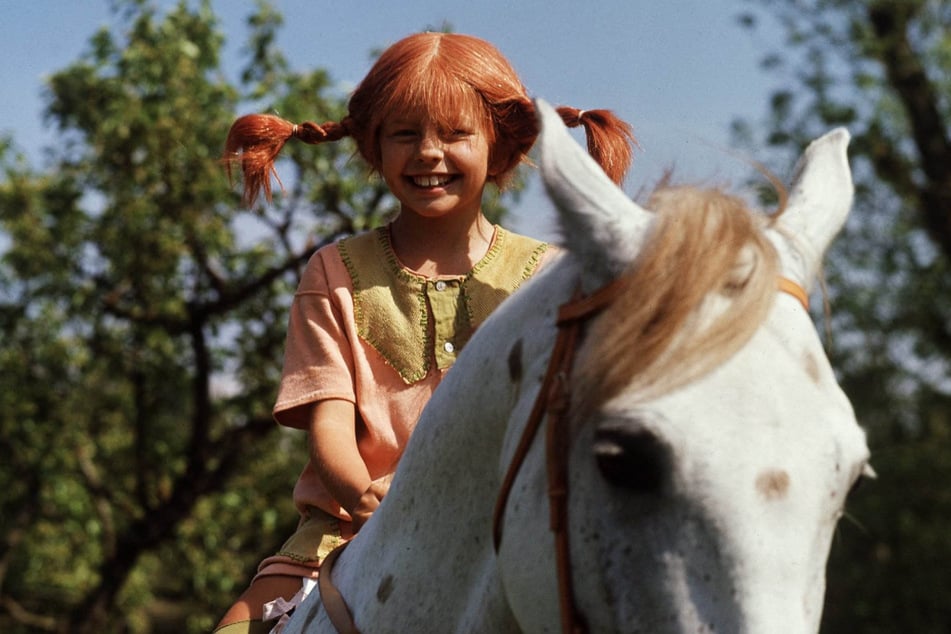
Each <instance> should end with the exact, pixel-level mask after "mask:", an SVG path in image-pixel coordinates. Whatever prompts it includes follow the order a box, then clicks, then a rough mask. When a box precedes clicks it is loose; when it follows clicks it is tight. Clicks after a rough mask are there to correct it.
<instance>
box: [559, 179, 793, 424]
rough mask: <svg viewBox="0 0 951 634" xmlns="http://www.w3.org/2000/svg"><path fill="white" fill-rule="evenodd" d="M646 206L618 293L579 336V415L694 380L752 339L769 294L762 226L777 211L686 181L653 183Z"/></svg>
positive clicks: (772, 277) (772, 292)
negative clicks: (641, 239)
mask: <svg viewBox="0 0 951 634" xmlns="http://www.w3.org/2000/svg"><path fill="white" fill-rule="evenodd" d="M648 208H649V209H651V210H653V212H654V213H655V215H656V219H655V221H654V223H653V227H652V229H651V234H650V235H649V236H648V239H647V242H646V244H645V247H644V250H643V251H642V252H641V254H640V255H639V256H638V258H637V259H636V260H635V261H634V262H633V263H632V265H631V267H630V269H629V270H628V272H627V273H625V274H624V278H625V281H624V285H625V288H624V292H622V293H621V294H620V296H619V297H618V299H617V300H616V301H615V302H614V303H613V304H612V305H611V306H610V307H609V308H608V309H607V310H605V312H604V313H603V314H602V315H600V316H599V317H598V319H597V320H596V321H595V322H593V323H592V325H591V327H590V330H589V331H588V333H587V334H586V335H585V337H586V343H585V345H584V349H583V351H582V352H581V353H580V356H579V359H578V362H577V365H576V369H575V387H574V390H573V392H574V398H572V402H573V403H574V405H575V411H577V412H586V411H591V410H592V408H596V407H599V406H600V405H602V404H604V403H605V402H606V401H608V400H609V399H611V398H612V397H614V396H616V395H618V394H619V393H621V391H622V390H623V391H630V390H634V391H636V393H637V394H638V398H639V399H641V400H646V399H647V398H649V397H654V396H658V395H660V394H662V393H665V392H668V391H670V390H673V389H675V388H677V387H679V386H682V385H684V384H686V383H688V382H690V381H692V380H694V379H696V378H699V377H700V376H702V375H703V374H705V373H707V372H709V371H711V370H712V369H713V368H715V367H716V366H717V365H719V364H720V363H721V362H723V361H724V360H726V359H727V358H728V357H729V356H730V355H732V354H733V353H734V352H736V351H737V350H738V349H739V348H740V347H741V346H742V345H743V344H744V343H745V342H746V341H748V340H749V339H750V337H752V335H753V333H754V331H755V330H756V328H757V327H758V326H759V325H760V324H761V323H762V322H763V320H764V319H765V318H766V314H767V311H768V310H769V308H770V306H772V303H773V300H774V298H775V297H776V288H777V286H776V285H777V276H778V270H779V264H778V256H777V254H776V251H775V248H774V247H773V245H772V243H771V242H770V241H769V239H768V238H767V237H766V235H765V234H764V232H763V229H764V226H765V225H767V224H768V223H770V222H772V220H773V219H775V217H776V216H778V215H779V214H776V215H774V216H766V215H765V214H758V213H753V212H752V211H751V210H750V209H749V207H748V206H747V205H746V203H744V202H743V200H741V199H740V198H738V197H736V196H733V195H730V194H727V193H725V192H724V191H722V190H720V189H701V188H697V187H692V186H674V187H666V186H665V187H662V188H659V189H658V190H656V191H655V192H654V193H653V194H652V196H651V198H650V201H649V203H648ZM780 211H782V206H781V208H780ZM714 303H715V304H716V306H717V308H713V306H712V304H714ZM708 307H709V308H711V310H706V309H707V308H708Z"/></svg>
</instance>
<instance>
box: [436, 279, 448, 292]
mask: <svg viewBox="0 0 951 634" xmlns="http://www.w3.org/2000/svg"><path fill="white" fill-rule="evenodd" d="M436 290H437V291H444V290H446V283H445V282H444V281H442V280H439V281H438V282H436Z"/></svg>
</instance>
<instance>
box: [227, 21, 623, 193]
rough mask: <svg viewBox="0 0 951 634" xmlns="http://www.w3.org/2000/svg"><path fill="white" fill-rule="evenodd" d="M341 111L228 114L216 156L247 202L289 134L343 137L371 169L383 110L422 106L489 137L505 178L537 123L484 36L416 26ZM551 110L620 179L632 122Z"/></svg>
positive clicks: (494, 165) (315, 139) (494, 167)
mask: <svg viewBox="0 0 951 634" xmlns="http://www.w3.org/2000/svg"><path fill="white" fill-rule="evenodd" d="M348 111H349V114H348V115H347V116H346V117H344V119H343V120H342V121H340V122H339V123H338V122H329V123H324V124H322V125H318V124H316V123H313V122H309V121H308V122H304V123H302V124H300V125H294V124H293V123H290V122H288V121H285V120H284V119H281V118H280V117H276V116H273V115H246V116H244V117H241V118H240V119H238V120H237V121H235V123H234V125H232V127H231V130H230V132H229V133H228V139H227V141H226V142H225V156H224V159H225V160H226V162H227V165H228V173H229V176H230V174H231V165H232V164H233V163H237V162H240V163H241V169H242V171H243V173H244V200H245V202H246V203H247V204H248V205H249V206H251V205H253V204H254V201H255V199H256V198H257V196H258V194H259V193H260V191H261V190H263V191H264V194H265V196H266V197H267V198H268V199H269V200H270V196H271V183H270V177H271V174H272V173H273V174H275V176H276V172H275V170H274V161H275V159H276V158H277V156H278V154H279V153H280V151H281V148H283V147H284V143H286V142H287V140H288V139H290V138H291V137H296V138H298V139H300V140H302V141H304V142H306V143H323V142H325V141H336V140H338V139H341V138H343V137H345V136H351V137H353V139H354V141H356V144H357V150H358V151H359V153H360V155H361V156H362V157H363V158H364V159H365V160H366V161H367V163H369V165H370V166H371V167H372V168H373V169H375V170H379V169H380V156H379V131H380V126H381V125H382V123H383V119H384V118H385V117H387V116H388V115H390V114H392V113H398V112H420V113H425V114H426V115H427V116H429V117H431V118H432V119H433V120H434V121H436V122H437V123H440V124H444V125H446V126H447V127H455V126H456V125H457V124H458V123H459V120H460V118H463V117H470V118H472V119H473V120H474V121H476V122H479V123H482V124H483V130H484V131H485V133H486V135H487V137H488V142H489V147H490V155H489V173H490V174H491V180H493V181H494V182H496V183H497V184H499V185H504V183H505V181H506V180H507V178H508V177H509V176H510V175H511V173H512V171H513V170H514V169H515V168H516V167H517V166H518V165H519V163H521V162H522V161H524V160H526V157H527V154H528V152H529V150H530V149H531V147H532V145H533V144H534V143H535V139H536V138H537V137H538V132H539V129H538V122H537V120H536V117H535V107H534V104H533V103H532V100H531V98H530V97H529V96H528V92H527V91H526V89H525V86H523V85H522V82H521V80H520V79H519V78H518V75H517V74H516V72H515V70H514V69H513V68H512V66H511V65H510V64H509V62H508V60H506V59H505V57H504V56H503V55H502V54H501V53H500V52H499V51H498V49H496V48H495V47H494V46H492V45H491V44H489V43H488V42H486V41H485V40H481V39H479V38H476V37H472V36H469V35H461V34H458V33H418V34H415V35H411V36H409V37H406V38H404V39H402V40H400V41H399V42H397V43H396V44H394V45H392V46H391V47H389V48H388V49H386V51H384V52H383V54H382V55H381V56H380V58H379V59H378V60H377V61H376V63H375V64H374V65H373V68H371V69H370V72H369V73H368V74H367V76H366V77H365V78H364V79H363V81H362V82H361V83H360V85H359V86H358V87H357V89H356V90H355V91H354V93H353V95H352V96H351V97H350V101H349V105H348ZM558 112H559V114H561V116H562V119H563V120H564V122H565V124H566V125H568V126H569V127H576V126H579V125H583V126H584V128H585V136H586V137H587V140H588V151H589V152H590V154H591V155H592V157H594V159H595V160H596V161H597V162H598V163H599V164H600V165H601V167H602V168H604V171H605V172H606V173H607V174H608V176H610V177H611V179H612V180H614V182H616V183H618V184H620V183H621V181H622V180H623V179H624V175H625V174H626V173H627V170H628V168H629V167H630V165H631V160H632V154H633V152H632V145H633V143H634V137H633V135H632V133H631V128H630V126H629V125H628V124H627V123H625V122H624V121H622V120H621V119H619V118H617V117H616V116H614V114H612V113H611V112H610V111H608V110H587V111H582V110H578V109H577V108H569V107H561V108H558ZM278 182H280V181H278Z"/></svg>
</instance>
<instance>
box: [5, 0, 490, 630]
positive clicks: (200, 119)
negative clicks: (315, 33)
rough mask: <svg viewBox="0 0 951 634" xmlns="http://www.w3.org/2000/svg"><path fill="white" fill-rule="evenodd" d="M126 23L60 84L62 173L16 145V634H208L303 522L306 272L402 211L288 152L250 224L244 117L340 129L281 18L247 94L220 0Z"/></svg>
mask: <svg viewBox="0 0 951 634" xmlns="http://www.w3.org/2000/svg"><path fill="white" fill-rule="evenodd" d="M114 15H115V24H114V25H113V26H112V27H110V28H106V29H103V30H101V31H99V32H98V33H96V34H95V35H93V36H92V38H91V39H90V42H89V47H88V50H87V51H86V52H85V53H84V54H83V55H82V57H81V58H80V59H79V60H78V61H77V62H76V63H74V64H72V65H70V66H69V67H67V68H65V69H63V70H62V71H60V72H58V73H56V74H55V75H54V76H53V77H52V78H51V79H50V80H49V85H48V93H47V98H46V99H47V111H46V114H47V118H48V122H49V124H50V125H51V126H53V127H54V128H55V129H56V130H57V133H58V142H57V143H56V144H55V147H51V148H49V153H48V156H49V159H48V165H47V166H46V167H45V168H42V169H37V168H35V167H33V166H31V165H29V164H28V163H27V161H26V160H25V159H24V158H23V157H22V156H21V155H19V154H18V153H17V150H16V146H15V144H14V142H13V140H12V139H6V140H3V141H2V143H0V170H2V178H0V223H2V225H0V226H2V230H3V236H5V238H6V239H5V240H4V241H2V242H0V245H2V246H0V323H2V327H3V336H2V338H0V399H2V400H3V407H2V408H0V451H2V453H3V455H4V457H5V458H4V465H3V466H0V486H2V487H3V488H4V490H5V495H4V496H3V497H2V498H0V536H2V540H0V544H2V546H0V629H2V630H3V631H5V632H21V631H35V630H45V631H64V632H65V631H68V632H97V633H98V632H119V631H123V632H125V631H130V632H146V631H176V632H179V631H208V630H210V629H211V627H212V626H213V625H214V623H215V621H216V620H217V618H218V617H219V616H220V615H221V613H223V611H224V609H225V607H226V606H227V605H228V604H229V603H230V602H231V601H232V600H233V599H234V598H235V597H236V596H237V594H238V593H239V592H240V591H241V590H242V589H243V586H244V584H245V583H247V581H248V580H249V578H250V575H251V573H252V572H253V569H254V567H255V566H256V565H257V563H258V562H259V561H260V560H261V559H262V558H263V557H264V556H265V555H268V554H271V553H273V552H274V551H275V550H276V549H277V547H279V546H280V544H281V542H282V541H283V539H284V538H286V537H287V536H288V535H289V534H290V533H291V532H292V530H293V528H294V526H295V524H296V511H295V510H294V509H293V506H292V504H291V496H290V493H291V489H292V487H293V484H294V482H295V480H296V477H297V475H298V472H299V469H300V468H301V466H302V465H303V464H304V461H305V460H306V448H305V443H304V439H303V436H302V434H300V433H294V432H282V431H280V430H279V429H278V428H277V426H276V425H275V424H274V423H273V421H272V419H271V415H270V410H271V406H272V404H273V398H274V395H275V394H276V384H277V380H278V378H279V375H280V368H281V362H282V356H283V340H284V332H285V328H286V312H287V307H288V305H289V303H290V298H291V295H292V293H293V290H294V288H295V287H296V285H297V282H298V277H299V275H300V273H301V271H302V269H303V266H304V265H305V263H306V262H307V260H308V259H309V257H310V256H311V255H312V254H313V253H314V251H315V250H316V249H317V248H319V247H320V246H322V245H324V244H327V243H328V242H330V241H332V240H334V239H336V238H338V237H340V236H343V235H346V234H350V233H353V232H356V231H359V230H362V229H364V228H367V227H370V226H373V225H376V224H378V223H380V222H382V221H383V220H385V219H386V218H388V217H389V216H390V215H391V214H392V213H393V212H394V211H395V206H394V200H393V199H392V197H390V196H389V195H388V193H387V191H386V189H385V187H384V186H383V184H382V182H381V181H380V180H379V179H376V178H374V177H371V176H370V175H369V174H368V173H367V172H366V170H365V169H364V168H363V167H362V166H361V165H360V164H359V162H357V161H354V160H352V155H353V153H354V147H353V146H352V145H349V144H347V143H336V144H324V145H321V146H306V147H298V146H300V145H302V144H292V146H293V147H292V146H289V147H288V148H287V149H286V150H285V152H284V155H285V158H283V159H281V164H280V165H279V169H280V171H281V174H282V175H283V176H284V179H285V185H286V190H285V191H283V192H282V193H279V194H278V195H277V196H276V198H275V200H274V202H273V203H272V204H268V205H263V204H262V205H261V206H258V207H257V208H255V209H253V210H247V209H242V208H241V203H240V200H239V199H240V197H239V195H238V194H237V193H236V192H235V191H234V189H233V188H231V187H230V186H229V183H228V182H227V179H226V177H225V176H224V171H223V169H222V165H221V163H220V160H219V155H220V152H221V148H222V146H223V142H224V138H225V135H226V133H227V130H228V126H229V125H230V124H231V122H232V121H233V120H234V118H235V116H236V115H237V114H239V113H238V112H236V111H237V110H238V108H241V109H242V110H243V111H248V110H252V109H253V110H259V111H276V112H280V113H281V114H282V115H283V116H285V117H286V118H288V119H291V120H295V121H303V120H315V121H318V122H320V121H327V120H339V119H340V118H341V116H342V114H343V113H344V112H345V103H346V95H344V94H341V91H340V90H339V89H338V88H336V87H335V85H334V84H333V82H332V80H331V78H330V76H329V75H328V73H327V72H326V71H325V70H320V69H318V70H314V71H311V72H304V73H301V72H296V71H293V70H292V69H290V67H289V65H288V63H287V61H286V59H285V58H284V57H283V56H282V54H281V53H280V51H278V50H277V49H276V48H275V36H276V34H277V32H278V29H279V27H280V25H281V17H280V15H278V14H277V13H276V12H275V11H274V10H273V9H272V8H271V7H270V6H269V5H268V4H267V3H266V2H263V1H262V2H261V3H260V4H259V5H258V7H257V9H256V11H255V12H254V14H253V15H251V16H250V17H249V19H248V24H249V39H248V44H247V46H246V48H245V50H244V55H245V58H246V59H245V68H244V70H243V71H242V73H241V75H240V78H238V79H237V80H236V81H234V82H232V81H229V80H228V79H227V78H226V77H225V75H224V73H223V71H222V70H221V59H220V56H221V52H222V45H223V36H222V34H221V33H220V32H219V30H218V23H217V21H216V18H215V16H214V15H213V13H212V10H211V8H210V2H208V0H204V1H202V2H200V3H198V4H197V7H195V6H192V3H188V2H186V1H184V0H183V1H181V2H180V3H179V4H178V5H177V6H176V7H174V8H173V9H171V10H169V11H167V12H161V11H159V10H158V9H157V8H156V7H155V6H153V4H152V3H151V2H149V1H148V0H126V1H125V2H120V1H116V2H115V3H114ZM503 204H504V199H503V200H500V199H498V198H497V197H496V198H493V199H491V200H489V201H487V205H488V206H489V207H490V208H491V210H492V213H493V215H494V217H495V218H498V217H499V216H500V215H501V214H502V213H503V212H504V206H503Z"/></svg>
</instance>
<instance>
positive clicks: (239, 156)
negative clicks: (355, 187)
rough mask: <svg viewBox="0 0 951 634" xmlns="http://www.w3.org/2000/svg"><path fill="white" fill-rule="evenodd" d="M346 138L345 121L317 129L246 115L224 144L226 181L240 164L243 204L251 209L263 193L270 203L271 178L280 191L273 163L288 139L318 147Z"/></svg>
mask: <svg viewBox="0 0 951 634" xmlns="http://www.w3.org/2000/svg"><path fill="white" fill-rule="evenodd" d="M345 136H349V132H348V130H347V119H344V120H343V121H342V122H340V123H336V122H333V121H331V122H329V123H325V124H323V125H317V124H316V123H313V122H311V121H305V122H304V123H302V124H300V125H297V124H294V123H291V122H290V121H285V120H284V119H282V118H280V117H277V116H275V115H270V114H250V115H245V116H243V117H241V118H239V119H238V120H237V121H235V122H234V124H232V126H231V130H229V131H228V138H227V140H226V141H225V154H224V157H223V158H224V161H225V168H226V169H227V171H228V178H231V177H232V169H233V165H234V164H235V163H240V164H241V172H242V174H243V176H244V193H243V196H242V200H243V201H244V203H245V204H246V205H247V206H248V207H253V206H254V202H255V201H256V200H257V197H258V194H259V193H260V192H261V191H262V190H263V191H264V197H265V198H266V199H267V200H268V201H270V200H271V175H272V174H273V175H274V177H275V178H276V179H277V182H278V184H279V185H281V187H282V188H283V184H281V179H280V177H279V176H278V175H277V170H275V169H274V161H275V160H277V156H278V154H280V153H281V149H283V147H284V144H285V143H287V141H288V140H289V139H291V138H293V137H296V138H298V139H300V140H301V141H303V142H305V143H310V144H317V143H323V142H325V141H337V140H339V139H342V138H343V137H345Z"/></svg>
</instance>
